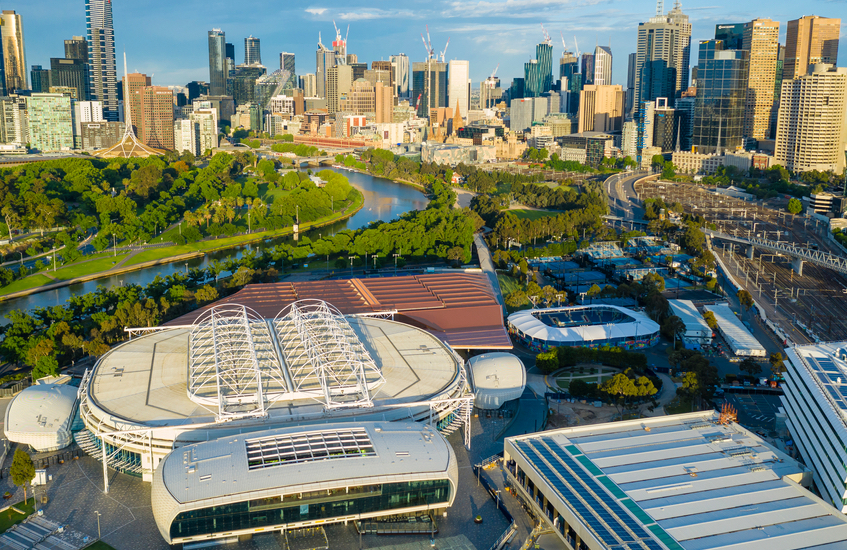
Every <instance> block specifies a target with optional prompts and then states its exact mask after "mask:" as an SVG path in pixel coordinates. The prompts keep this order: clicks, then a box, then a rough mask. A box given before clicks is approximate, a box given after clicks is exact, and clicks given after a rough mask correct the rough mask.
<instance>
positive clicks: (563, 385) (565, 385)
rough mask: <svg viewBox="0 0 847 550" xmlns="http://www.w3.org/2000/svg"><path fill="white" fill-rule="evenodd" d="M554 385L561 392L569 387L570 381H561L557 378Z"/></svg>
mask: <svg viewBox="0 0 847 550" xmlns="http://www.w3.org/2000/svg"><path fill="white" fill-rule="evenodd" d="M556 385H557V386H559V387H560V388H562V389H563V390H566V389H568V388H570V387H571V381H570V380H562V379H561V378H557V379H556Z"/></svg>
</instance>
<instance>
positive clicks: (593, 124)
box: [579, 84, 626, 133]
mask: <svg viewBox="0 0 847 550" xmlns="http://www.w3.org/2000/svg"><path fill="white" fill-rule="evenodd" d="M625 95H626V94H625V92H624V91H623V87H621V86H620V85H619V84H615V85H611V86H598V85H595V84H589V85H588V86H583V87H582V93H581V94H580V97H579V133H582V132H620V131H621V128H622V125H623V116H624V113H623V109H624V104H625V101H626V99H625V97H624V96H625Z"/></svg>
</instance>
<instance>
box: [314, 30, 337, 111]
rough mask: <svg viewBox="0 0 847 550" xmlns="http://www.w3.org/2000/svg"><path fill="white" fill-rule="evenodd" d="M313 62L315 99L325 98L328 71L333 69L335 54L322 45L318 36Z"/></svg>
mask: <svg viewBox="0 0 847 550" xmlns="http://www.w3.org/2000/svg"><path fill="white" fill-rule="evenodd" d="M315 55H316V60H315V84H316V85H315V91H316V95H315V97H323V98H326V97H327V95H326V93H327V90H326V89H327V76H328V71H329V69H331V68H333V67H335V61H336V59H335V52H334V51H333V50H330V49H329V48H327V47H326V46H324V45H323V43H322V42H321V39H320V35H318V51H317V52H316V54H315Z"/></svg>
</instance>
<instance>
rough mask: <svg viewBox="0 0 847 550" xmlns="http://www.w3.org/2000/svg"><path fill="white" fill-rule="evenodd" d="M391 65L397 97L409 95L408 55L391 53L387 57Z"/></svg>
mask: <svg viewBox="0 0 847 550" xmlns="http://www.w3.org/2000/svg"><path fill="white" fill-rule="evenodd" d="M388 60H389V61H391V65H392V67H393V68H394V85H395V86H396V88H397V92H396V95H397V97H402V98H404V99H405V98H408V97H409V91H410V88H409V84H410V82H409V56H408V55H406V54H404V53H399V54H397V55H392V56H389V57H388Z"/></svg>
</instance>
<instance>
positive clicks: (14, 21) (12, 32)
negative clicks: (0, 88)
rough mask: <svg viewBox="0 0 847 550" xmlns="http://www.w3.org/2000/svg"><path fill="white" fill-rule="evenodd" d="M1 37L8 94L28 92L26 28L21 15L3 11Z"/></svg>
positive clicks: (0, 16) (11, 11) (12, 11)
mask: <svg viewBox="0 0 847 550" xmlns="http://www.w3.org/2000/svg"><path fill="white" fill-rule="evenodd" d="M0 18H2V24H0V36H2V39H3V66H4V70H5V73H6V93H9V94H12V93H15V92H16V91H17V90H26V89H27V88H29V86H27V74H26V54H25V51H24V26H23V21H22V20H21V16H20V14H17V13H15V11H14V10H3V13H2V14H0Z"/></svg>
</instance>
